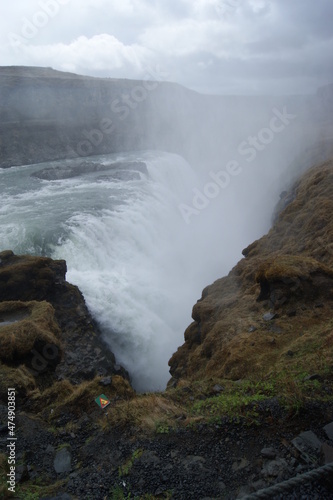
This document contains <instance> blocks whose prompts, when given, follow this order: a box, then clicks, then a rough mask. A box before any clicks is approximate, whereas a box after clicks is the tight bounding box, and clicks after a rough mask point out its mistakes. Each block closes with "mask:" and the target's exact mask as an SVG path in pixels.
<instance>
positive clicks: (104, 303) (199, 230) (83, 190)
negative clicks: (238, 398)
mask: <svg viewBox="0 0 333 500" xmlns="http://www.w3.org/2000/svg"><path fill="white" fill-rule="evenodd" d="M90 160H91V161H93V162H95V163H99V164H101V165H106V164H112V163H113V162H116V161H120V160H121V161H127V162H128V161H138V160H140V161H143V162H145V163H146V165H147V170H148V172H147V173H144V172H136V171H135V165H134V166H133V170H132V173H133V175H129V176H128V177H126V178H124V179H122V178H121V176H118V177H117V176H114V175H109V174H110V172H108V171H105V172H95V173H86V174H84V173H83V174H82V173H81V174H80V175H78V176H76V177H73V178H69V179H60V180H41V179H39V178H37V177H35V176H34V175H32V174H36V173H37V175H38V172H40V171H45V169H46V168H50V169H51V168H54V167H57V166H59V165H60V166H63V165H64V164H66V165H67V166H68V167H69V168H70V167H71V166H73V165H74V166H75V165H77V164H78V163H79V162H80V161H81V162H82V160H79V159H78V160H66V162H52V163H44V164H40V165H31V166H23V167H12V168H10V169H6V170H1V171H0V189H1V193H2V196H1V202H0V241H1V250H4V249H12V250H13V251H14V252H15V253H17V254H22V253H31V254H37V255H48V256H51V257H53V258H57V259H60V258H61V259H66V261H67V266H68V274H67V279H68V281H70V282H72V283H74V284H76V285H78V286H79V288H80V289H81V291H82V292H83V294H84V297H85V300H86V302H87V305H88V307H89V309H90V311H91V312H92V314H93V316H94V317H95V319H96V320H97V321H98V323H99V325H100V326H101V328H102V330H103V332H104V337H105V339H106V340H107V342H108V343H109V345H110V348H111V349H112V351H113V352H114V353H115V355H116V358H117V361H118V362H119V363H121V364H123V365H124V366H125V367H126V368H127V369H128V371H129V372H130V375H131V377H132V381H133V385H134V387H135V388H136V389H137V390H140V391H147V390H149V391H150V390H159V389H163V388H164V387H165V384H166V382H167V380H168V378H169V373H168V359H169V358H170V356H171V355H172V353H173V352H174V351H175V350H176V349H177V347H178V346H179V345H181V344H182V343H183V333H184V329H185V328H186V326H187V325H188V324H189V323H190V321H191V318H190V314H191V309H192V306H193V304H194V303H195V301H196V300H197V299H198V298H199V297H200V293H201V289H202V288H203V287H204V286H206V285H207V284H209V283H210V282H211V281H213V280H214V279H216V278H218V277H220V276H222V275H223V274H225V273H226V272H227V271H228V270H229V269H230V266H231V265H232V264H234V263H235V262H236V261H237V260H238V259H239V257H240V251H241V249H242V248H243V246H242V245H245V244H246V243H248V242H249V239H248V238H249V234H248V231H247V229H246V227H245V226H246V217H245V222H244V223H243V226H239V227H238V229H237V230H235V225H236V226H237V224H239V221H240V220H243V219H244V214H239V217H238V216H237V213H236V211H235V206H236V205H237V204H238V201H237V200H234V201H233V197H232V190H231V189H228V190H225V192H223V193H221V194H220V196H219V199H218V200H217V201H216V200H212V202H211V204H210V206H209V207H207V208H206V209H205V210H202V213H200V214H199V215H194V216H193V217H192V219H191V222H190V224H186V223H185V221H184V218H183V217H182V215H181V213H180V210H179V204H180V203H184V202H185V203H188V201H189V199H190V193H191V190H192V189H193V187H194V186H197V185H200V182H201V181H200V180H198V178H197V176H196V174H195V173H194V171H193V170H192V168H191V166H190V165H189V164H188V163H186V162H185V160H183V159H182V158H181V157H179V156H177V155H172V154H167V153H158V152H140V153H137V154H134V153H132V154H131V155H129V154H127V155H125V154H124V155H122V156H119V155H118V156H112V155H107V156H100V157H94V158H89V161H90ZM134 174H135V175H134ZM222 195H223V196H222ZM231 219H232V222H231ZM235 248H237V253H235V251H234V249H235Z"/></svg>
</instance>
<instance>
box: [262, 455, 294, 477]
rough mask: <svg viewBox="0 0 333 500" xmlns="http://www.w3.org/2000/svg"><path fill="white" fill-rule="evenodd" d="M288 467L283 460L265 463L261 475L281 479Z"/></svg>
mask: <svg viewBox="0 0 333 500" xmlns="http://www.w3.org/2000/svg"><path fill="white" fill-rule="evenodd" d="M288 469H289V465H288V463H287V461H286V460H285V459H284V458H278V459H276V460H272V461H270V462H267V463H266V464H265V465H264V467H263V468H262V471H261V474H262V475H263V476H264V477H267V478H269V477H279V478H282V477H283V475H284V474H285V473H286V472H287V471H288Z"/></svg>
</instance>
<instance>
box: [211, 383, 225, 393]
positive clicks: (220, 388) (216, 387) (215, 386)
mask: <svg viewBox="0 0 333 500" xmlns="http://www.w3.org/2000/svg"><path fill="white" fill-rule="evenodd" d="M213 391H214V392H222V391H224V387H222V385H219V384H216V385H214V387H213Z"/></svg>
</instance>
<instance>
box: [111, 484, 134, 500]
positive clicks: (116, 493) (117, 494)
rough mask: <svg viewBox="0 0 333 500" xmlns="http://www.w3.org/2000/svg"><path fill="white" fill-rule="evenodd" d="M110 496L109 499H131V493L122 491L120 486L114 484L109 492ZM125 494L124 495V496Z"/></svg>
mask: <svg viewBox="0 0 333 500" xmlns="http://www.w3.org/2000/svg"><path fill="white" fill-rule="evenodd" d="M110 494H111V497H110V500H130V499H131V494H130V493H128V494H127V495H126V494H125V493H124V492H123V490H122V488H121V487H120V486H118V485H117V486H114V487H113V488H112V490H111V492H110ZM125 495H126V496H125Z"/></svg>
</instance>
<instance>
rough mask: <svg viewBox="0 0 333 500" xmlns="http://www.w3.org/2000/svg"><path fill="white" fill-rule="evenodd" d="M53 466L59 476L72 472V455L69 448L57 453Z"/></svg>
mask: <svg viewBox="0 0 333 500" xmlns="http://www.w3.org/2000/svg"><path fill="white" fill-rule="evenodd" d="M53 465H54V470H55V471H56V472H57V474H61V473H63V472H70V471H71V470H72V455H71V453H70V451H69V448H67V447H66V448H62V449H61V450H59V451H58V452H57V453H56V456H55V458H54V462H53Z"/></svg>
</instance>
